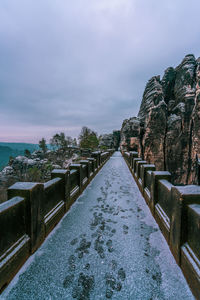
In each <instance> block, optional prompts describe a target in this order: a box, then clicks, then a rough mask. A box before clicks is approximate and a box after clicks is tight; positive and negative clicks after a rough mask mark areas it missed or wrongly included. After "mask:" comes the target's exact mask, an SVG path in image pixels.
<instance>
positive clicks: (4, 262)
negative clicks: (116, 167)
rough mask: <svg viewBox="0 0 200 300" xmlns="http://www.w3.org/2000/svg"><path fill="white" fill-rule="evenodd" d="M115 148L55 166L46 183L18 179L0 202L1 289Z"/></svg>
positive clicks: (0, 289)
mask: <svg viewBox="0 0 200 300" xmlns="http://www.w3.org/2000/svg"><path fill="white" fill-rule="evenodd" d="M113 152H114V151H108V152H104V153H101V152H95V153H92V154H94V157H93V158H89V159H87V160H83V161H80V163H78V164H71V165H70V168H69V170H64V169H63V170H61V169H55V170H53V171H52V173H51V180H49V181H48V182H46V183H34V182H18V183H15V184H14V185H12V186H11V187H10V188H9V189H8V199H9V200H8V201H6V202H4V203H2V204H1V205H0V237H1V238H0V292H1V291H2V290H3V289H4V288H5V286H6V285H7V284H8V283H9V281H10V280H11V279H12V278H13V276H14V275H15V274H16V273H17V271H18V270H19V268H20V267H21V266H22V265H23V263H24V262H25V261H26V259H27V258H28V257H29V256H30V255H31V254H32V253H33V252H35V251H36V250H37V249H38V247H39V246H40V245H41V243H42V242H43V241H44V239H45V237H46V236H47V235H48V234H49V232H50V231H51V230H52V229H53V228H54V227H55V225H56V224H57V223H58V222H59V220H60V219H61V218H62V217H63V215H64V214H65V213H66V211H67V210H68V209H69V208H70V206H71V205H72V203H73V202H74V201H75V200H76V199H77V197H78V196H79V195H80V193H81V192H82V191H83V189H84V188H85V187H86V186H87V184H88V183H89V182H90V181H91V180H92V178H93V177H94V176H95V175H96V173H97V172H98V171H99V170H100V169H101V167H102V166H103V165H104V164H105V163H106V161H107V160H108V159H109V157H110V156H111V155H112V153H113Z"/></svg>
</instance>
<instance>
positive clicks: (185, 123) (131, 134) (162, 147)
mask: <svg viewBox="0 0 200 300" xmlns="http://www.w3.org/2000/svg"><path fill="white" fill-rule="evenodd" d="M199 94H200V59H197V60H196V59H195V57H194V55H192V54H189V55H186V56H185V58H184V59H183V61H182V62H181V64H180V65H179V66H177V67H176V68H175V69H174V68H172V67H170V68H168V69H167V70H166V71H165V73H164V76H163V78H162V80H160V76H154V77H152V78H151V79H150V80H149V81H148V83H147V85H146V87H145V91H144V94H143V99H142V103H141V106H140V110H139V113H138V118H137V122H138V124H139V125H138V129H137V132H136V131H135V130H134V129H133V128H132V120H134V119H136V118H131V119H129V120H125V121H124V122H123V125H122V129H121V148H122V149H128V150H130V148H131V147H132V148H134V146H135V148H137V151H138V152H139V155H140V156H141V157H142V158H143V159H145V160H147V161H148V162H149V163H154V164H155V165H156V168H157V170H167V171H170V172H171V174H172V182H173V183H175V184H176V183H181V184H191V183H193V184H197V182H198V167H197V158H198V156H200V153H199V152H200V125H199V124H200V96H199ZM131 140H133V141H134V145H131Z"/></svg>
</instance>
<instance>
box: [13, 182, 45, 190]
mask: <svg viewBox="0 0 200 300" xmlns="http://www.w3.org/2000/svg"><path fill="white" fill-rule="evenodd" d="M38 184H40V185H42V183H39V182H16V183H15V184H13V185H11V186H10V187H9V188H8V190H25V191H27V190H32V189H33V188H34V187H35V186H37V185H38Z"/></svg>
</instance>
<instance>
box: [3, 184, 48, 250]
mask: <svg viewBox="0 0 200 300" xmlns="http://www.w3.org/2000/svg"><path fill="white" fill-rule="evenodd" d="M16 196H20V197H23V198H25V203H26V214H25V223H26V230H27V234H28V235H29V237H30V244H31V253H33V252H35V251H36V250H37V248H38V247H39V246H40V245H41V243H42V241H43V240H44V235H45V233H44V220H43V216H42V200H43V199H44V186H43V184H42V183H33V182H17V183H15V184H14V185H12V186H11V187H9V188H8V199H11V198H13V197H16Z"/></svg>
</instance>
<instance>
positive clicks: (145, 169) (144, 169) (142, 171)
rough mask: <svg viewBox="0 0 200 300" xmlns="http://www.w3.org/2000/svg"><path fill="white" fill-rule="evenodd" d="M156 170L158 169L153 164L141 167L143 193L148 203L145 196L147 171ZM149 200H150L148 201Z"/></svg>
mask: <svg viewBox="0 0 200 300" xmlns="http://www.w3.org/2000/svg"><path fill="white" fill-rule="evenodd" d="M155 170H156V167H155V165H153V164H147V165H142V166H141V171H140V172H141V180H142V193H143V196H144V198H145V200H146V201H147V195H145V187H146V176H147V171H155ZM149 192H150V191H149ZM148 200H150V199H148ZM147 203H149V201H147Z"/></svg>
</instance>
